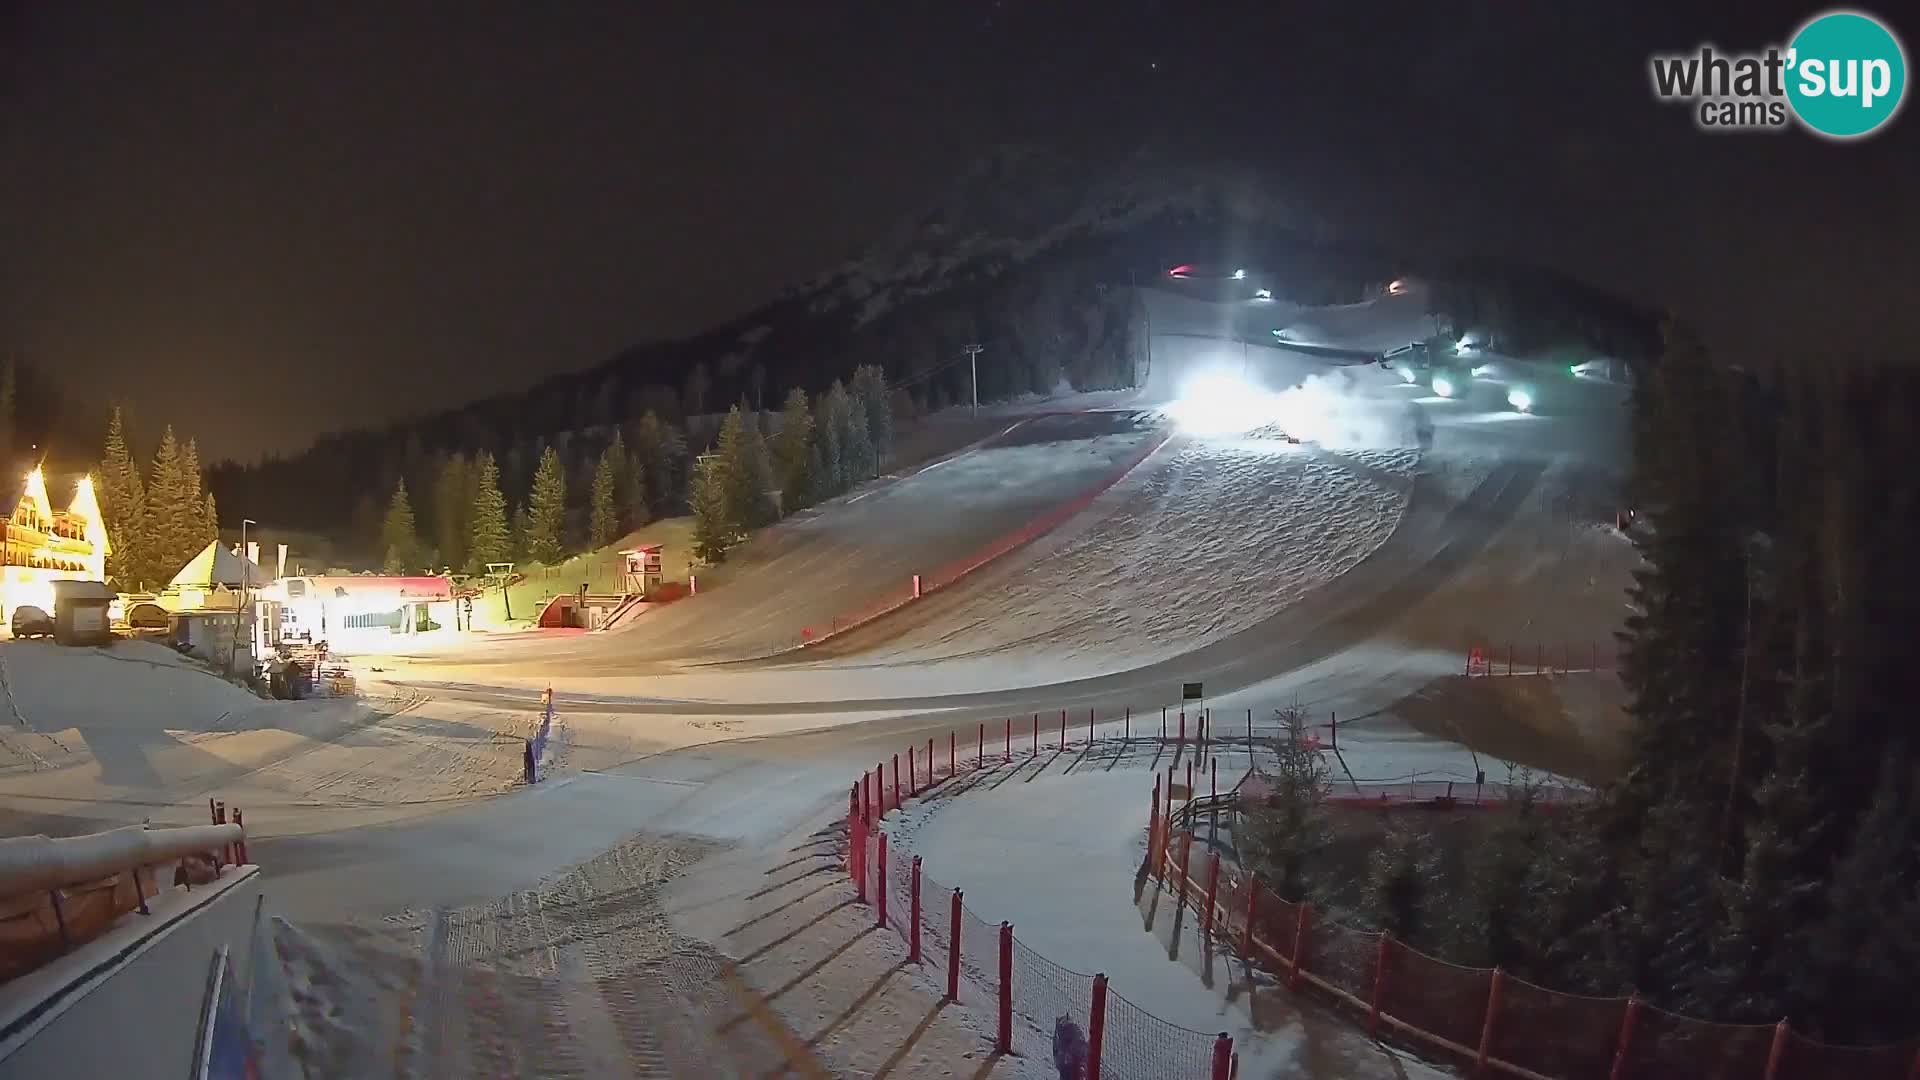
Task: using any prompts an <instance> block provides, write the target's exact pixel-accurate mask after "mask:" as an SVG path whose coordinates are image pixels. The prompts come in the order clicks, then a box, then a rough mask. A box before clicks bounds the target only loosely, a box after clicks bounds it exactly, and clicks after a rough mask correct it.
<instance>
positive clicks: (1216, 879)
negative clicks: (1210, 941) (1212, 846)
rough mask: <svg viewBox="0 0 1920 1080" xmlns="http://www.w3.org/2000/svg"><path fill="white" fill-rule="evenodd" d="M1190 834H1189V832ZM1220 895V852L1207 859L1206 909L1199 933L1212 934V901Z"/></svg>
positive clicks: (1201, 918)
mask: <svg viewBox="0 0 1920 1080" xmlns="http://www.w3.org/2000/svg"><path fill="white" fill-rule="evenodd" d="M1189 835H1191V834H1189ZM1219 896H1220V852H1218V851H1215V852H1213V857H1212V858H1210V859H1208V860H1207V910H1206V911H1205V912H1204V913H1202V914H1201V916H1200V933H1201V934H1202V935H1203V936H1206V937H1209V938H1210V937H1212V936H1213V903H1214V901H1215V900H1216V899H1218V898H1219Z"/></svg>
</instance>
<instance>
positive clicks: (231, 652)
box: [214, 518, 259, 675]
mask: <svg viewBox="0 0 1920 1080" xmlns="http://www.w3.org/2000/svg"><path fill="white" fill-rule="evenodd" d="M258 524H259V522H257V521H255V520H253V519H252V518H241V519H240V609H239V610H238V611H235V612H234V616H235V618H234V621H233V637H232V638H231V639H230V640H229V642H228V644H227V674H229V675H231V674H233V665H234V656H235V654H236V653H238V652H239V651H240V627H241V626H242V625H244V626H246V627H247V630H248V635H247V636H248V642H249V643H248V645H247V655H248V656H253V645H252V643H251V642H252V636H253V635H252V630H253V606H252V601H253V570H252V566H253V562H252V560H250V559H248V558H247V526H249V525H258ZM214 554H215V556H216V557H215V558H214V565H215V566H218V565H219V564H220V560H219V558H218V555H219V548H218V547H216V548H215V549H214ZM253 659H255V660H258V659H259V657H257V656H254V657H253Z"/></svg>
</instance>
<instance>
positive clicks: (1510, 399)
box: [1507, 386, 1533, 412]
mask: <svg viewBox="0 0 1920 1080" xmlns="http://www.w3.org/2000/svg"><path fill="white" fill-rule="evenodd" d="M1507 404H1509V405H1511V406H1513V407H1514V408H1516V409H1519V410H1520V411H1521V412H1532V411H1533V395H1532V394H1529V393H1527V392H1526V391H1525V390H1524V389H1522V388H1520V387H1518V386H1516V387H1514V388H1513V389H1511V390H1509V391H1507Z"/></svg>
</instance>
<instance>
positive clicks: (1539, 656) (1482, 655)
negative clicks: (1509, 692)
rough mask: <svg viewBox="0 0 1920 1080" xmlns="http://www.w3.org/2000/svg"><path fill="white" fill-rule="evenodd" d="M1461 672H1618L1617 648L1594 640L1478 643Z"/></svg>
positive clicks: (1469, 648)
mask: <svg viewBox="0 0 1920 1080" xmlns="http://www.w3.org/2000/svg"><path fill="white" fill-rule="evenodd" d="M1461 667H1462V671H1463V672H1464V673H1465V674H1466V675H1467V676H1469V677H1475V678H1477V677H1482V676H1489V675H1570V674H1573V673H1576V672H1583V671H1618V670H1619V669H1620V646H1619V643H1617V642H1614V641H1602V640H1599V639H1597V638H1595V639H1592V640H1588V641H1526V640H1521V641H1500V642H1485V641H1482V642H1478V643H1475V644H1473V645H1470V646H1468V647H1467V655H1466V660H1465V663H1463V664H1462V665H1461Z"/></svg>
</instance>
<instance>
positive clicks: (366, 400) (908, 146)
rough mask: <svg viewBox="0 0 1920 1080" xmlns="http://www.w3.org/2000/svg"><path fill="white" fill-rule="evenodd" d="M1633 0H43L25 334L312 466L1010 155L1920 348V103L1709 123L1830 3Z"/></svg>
mask: <svg viewBox="0 0 1920 1080" xmlns="http://www.w3.org/2000/svg"><path fill="white" fill-rule="evenodd" d="M1625 6H1627V5H1618V4H1579V5H1574V4H1560V3H1538V4H1514V3H1508V2H1484V3H1472V4H1455V3H1422V4H1419V5H1413V6H1410V7H1408V8H1407V9H1406V10H1404V11H1402V10H1400V9H1399V6H1397V5H1388V6H1380V5H1371V4H1354V3H1346V4H1330V5H1325V8H1326V10H1325V12H1323V13H1309V11H1310V9H1313V8H1315V7H1317V5H1305V4H1271V3H1270V4H1261V5H1251V4H1249V5H1203V4H1193V3H1164V4H1163V3H1146V2H1140V0H1110V2H1107V3H1102V4H1098V5H1092V4H1087V5H1081V4H1072V5H1062V4H1044V3H1031V4H1023V3H998V4H989V3H973V2H967V3H943V4H933V3H927V4H919V3H911V4H880V3H875V4H870V5H866V4H862V5H843V4H836V3H827V2H815V0H804V2H800V3H790V4H779V3H765V2H756V3H723V2H711V0H709V2H703V3H700V4H676V5H669V4H639V3H634V4H618V5H615V4H608V5H595V4H588V3H569V4H553V5H531V4H527V5H506V4H500V5H495V4H481V3H459V4H434V5H427V4H413V3H393V4H375V3H357V2H355V3H340V4H297V3H295V4H270V5H256V4H231V5H222V4H200V3H165V4H161V3H148V4H113V3H96V2H89V3H83V4H72V3H30V4H19V5H14V6H11V7H8V8H5V9H4V10H5V11H6V14H5V16H4V23H3V24H0V44H3V46H4V54H3V55H0V65H3V66H0V253H3V254H0V259H3V260H4V263H3V265H4V269H3V270H0V350H4V351H5V353H6V354H7V355H11V356H16V357H19V358H22V359H24V360H26V361H27V362H29V363H31V364H32V365H34V366H35V367H36V368H38V369H40V370H41V371H43V372H46V373H47V374H49V375H51V376H53V377H54V378H55V379H56V381H57V382H59V383H60V384H61V385H62V386H63V387H64V388H66V389H68V391H69V392H70V393H72V394H75V395H82V396H84V395H92V394H96V393H100V394H104V395H106V396H111V397H118V398H122V399H125V400H126V401H128V402H129V403H130V404H132V405H133V407H134V408H135V410H136V411H137V414H138V416H139V417H140V418H141V419H142V420H143V421H145V422H146V423H148V424H157V423H159V422H160V421H162V420H172V421H173V422H174V423H175V424H176V425H179V426H181V427H183V428H186V429H189V430H191V431H193V432H194V433H195V434H197V435H198V436H199V438H200V441H201V445H202V447H203V451H204V452H205V453H206V454H208V455H209V456H221V455H235V456H239V457H243V458H248V457H252V456H255V455H257V454H259V453H261V452H263V451H267V450H286V449H294V448H297V447H299V446H300V445H303V444H304V443H305V442H306V441H308V440H310V439H311V438H312V436H313V435H315V434H316V433H318V432H320V431H321V430H324V429H327V428H333V427H341V426H347V425H353V424H361V423H370V422H376V421H385V420H390V419H395V418H398V417H401V416H405V415H408V414H412V413H419V412H424V411H428V410H431V409H433V408H435V407H437V406H439V405H443V404H454V403H458V402H460V401H463V400H467V399H471V398H474V397H478V396H482V395H485V394H489V393H493V392H497V391H502V390H510V389H513V388H515V387H518V386H523V385H525V384H527V383H530V382H532V381H533V380H534V379H536V378H537V377H539V376H540V375H543V374H546V373H549V372H554V371H561V370H568V369H573V368H580V367H585V366H589V365H592V364H595V363H597V362H600V361H602V360H605V359H606V358H608V357H609V356H611V355H612V354H613V353H615V352H617V351H618V350H619V349H621V348H622V347H624V346H627V345H631V344H634V343H637V342H641V341H646V340H652V339H659V338H669V337H674V336H678V335H682V334H686V333H689V332H692V331H696V330H699V329H702V328H704V327H706V326H708V325H710V324H712V323H714V322H716V321H718V320H721V319H723V318H726V317H728V316H731V315H734V314H738V313H740V312H742V311H744V310H746V309H749V308H751V307H753V306H754V305H756V304H758V303H761V302H764V301H765V300H768V299H770V298H772V296H773V295H774V294H775V293H776V292H777V291H778V290H780V289H781V288H782V287H784V286H786V285H789V284H793V283H795V282H796V281H799V280H802V279H806V278H810V277H812V276H814V275H816V274H818V273H820V272H822V271H824V270H827V269H829V268H831V267H832V266H833V265H835V264H837V263H839V262H841V261H843V260H844V259H846V258H848V257H849V256H851V255H853V254H854V253H856V252H857V251H858V250H859V249H860V248H861V247H862V246H863V245H864V244H865V243H867V242H869V241H871V240H873V239H874V238H875V237H876V236H878V235H879V234H881V233H883V232H885V231H886V230H887V229H888V228H889V227H890V226H892V225H893V224H894V223H895V222H896V221H897V220H899V219H900V218H901V216H902V215H903V214H907V213H910V212H913V211H915V210H917V209H919V208H921V207H923V206H925V205H926V204H927V203H928V202H929V201H931V200H933V199H934V198H936V197H937V196H938V193H939V191H940V189H941V184H942V181H943V178H945V177H947V176H949V175H951V174H953V173H955V172H957V171H960V170H962V169H964V168H965V167H966V166H967V165H968V164H969V163H970V162H972V161H974V160H976V159H977V158H978V157H979V156H980V155H981V154H982V153H983V152H984V151H985V150H987V149H989V148H991V147H993V146H994V145H996V144H999V143H1004V142H1014V143H1039V144H1043V145H1047V146H1051V147H1054V148H1056V149H1059V150H1062V151H1065V152H1067V153H1071V154H1075V155H1091V156H1093V158H1094V159H1095V160H1102V159H1104V158H1105V156H1107V155H1111V154H1117V153H1120V152H1124V151H1127V150H1130V149H1133V148H1135V147H1138V146H1142V145H1149V146H1153V147H1156V148H1158V149H1159V150H1161V151H1162V152H1163V153H1175V154H1182V153H1190V154H1192V155H1193V156H1194V158H1195V160H1201V159H1203V158H1204V159H1207V160H1213V159H1223V158H1224V159H1230V160H1233V161H1236V162H1240V163H1251V164H1254V165H1257V166H1259V167H1260V168H1261V169H1262V170H1263V173H1264V175H1265V176H1266V177H1268V182H1269V183H1270V184H1271V185H1272V187H1273V189H1274V190H1276V191H1279V192H1284V193H1288V194H1290V195H1292V196H1293V197H1295V198H1296V199H1298V200H1299V201H1300V202H1301V204H1302V205H1304V206H1306V207H1309V208H1311V210H1312V211H1313V213H1314V214H1315V215H1316V216H1318V217H1321V218H1325V219H1327V220H1329V221H1331V222H1333V223H1334V224H1336V225H1338V226H1341V227H1342V228H1344V229H1345V230H1347V231H1348V233H1349V234H1351V235H1353V236H1355V237H1357V238H1360V239H1365V240H1370V241H1379V242H1386V243H1389V244H1391V245H1394V246H1395V247H1397V248H1400V249H1404V250H1407V251H1409V252H1412V253H1416V254H1422V253H1442V252H1445V253H1460V254H1464V253H1488V254H1500V255H1507V256H1513V257H1517V258H1522V259H1526V260H1529V261H1532V262H1537V263H1541V264H1544V265H1548V266H1552V267H1554V268H1557V269H1562V270H1566V271H1569V272H1572V273H1575V274H1577V275H1579V276H1581V277H1584V278H1586V279H1588V280H1590V281H1592V282H1594V283H1596V284H1599V285H1602V286H1605V287H1608V288H1612V289H1616V290H1619V291H1621V292H1623V293H1626V294H1627V295H1629V296H1632V297H1634V298H1636V299H1641V300H1644V301H1648V302H1652V303H1658V304H1662V305H1665V306H1669V307H1672V308H1674V309H1675V310H1677V311H1678V312H1679V313H1681V314H1682V315H1683V316H1684V317H1686V318H1688V319H1689V320H1690V321H1692V322H1694V323H1695V324H1696V325H1697V326H1699V327H1700V329H1701V330H1702V331H1703V332H1704V333H1705V335H1706V337H1707V339H1708V341H1709V343H1710V344H1711V345H1713V346H1714V347H1715V348H1716V349H1717V350H1718V351H1720V352H1721V353H1723V354H1726V355H1729V356H1733V355H1741V356H1751V357H1753V358H1754V359H1755V360H1756V361H1759V360H1762V359H1765V360H1774V361H1781V360H1784V361H1786V362H1796V361H1799V360H1801V359H1802V358H1804V359H1807V360H1813V359H1817V358H1819V357H1821V356H1824V355H1826V354H1828V353H1830V352H1833V351H1843V352H1853V351H1879V350H1885V349H1889V348H1897V349H1898V351H1900V352H1903V353H1905V354H1906V355H1907V356H1909V357H1911V356H1912V355H1914V354H1915V352H1916V350H1915V348H1914V344H1913V343H1914V342H1915V341H1920V315H1916V312H1920V269H1917V266H1920V257H1916V252H1915V248H1916V245H1917V243H1920V211H1917V210H1916V208H1915V201H1916V197H1915V191H1916V189H1917V188H1920V115H1916V114H1915V113H1914V112H1913V109H1912V107H1911V105H1909V107H1908V109H1907V110H1906V111H1905V112H1904V113H1903V115H1902V116H1901V117H1899V118H1898V119H1896V120H1895V122H1894V124H1893V126H1892V128H1891V129H1890V130H1889V131H1886V132H1884V133H1883V134H1881V135H1879V136H1878V137H1876V138H1873V139H1871V140H1868V141H1866V142H1864V143H1858V144H1850V145H1836V144H1831V143H1826V142H1823V141H1820V140H1817V139H1815V138H1813V137H1811V136H1808V135H1805V134H1803V133H1800V132H1797V131H1790V132H1787V133H1783V134H1770V135H1738V136H1735V135H1722V136H1710V135H1706V134H1702V133H1700V132H1697V131H1696V130H1695V129H1694V128H1693V126H1692V124H1691V123H1690V121H1689V120H1688V117H1687V115H1686V113H1685V112H1684V111H1683V110H1681V109H1679V108H1675V107H1662V106H1660V105H1658V104H1656V103H1655V102H1654V101H1653V99H1652V96H1651V94H1650V92H1649V89H1648V85H1647V76H1646V57H1647V54H1648V53H1649V52H1651V51H1656V50H1658V51H1681V50H1686V49H1690V48H1692V47H1694V46H1697V45H1698V44H1700V43H1701V42H1702V41H1703V40H1711V41H1713V42H1715V43H1716V44H1718V45H1721V46H1724V47H1727V48H1730V49H1731V48H1746V47H1756V46H1759V45H1762V44H1765V43H1767V42H1770V41H1780V40H1783V39H1784V38H1785V37H1786V36H1787V35H1788V34H1789V33H1790V32H1791V30H1792V29H1793V28H1794V27H1795V26H1797V25H1798V23H1799V22H1800V21H1802V20H1803V19H1804V18H1805V17H1806V16H1807V15H1810V14H1812V13H1813V12H1815V11H1818V10H1821V6H1820V5H1783V6H1777V7H1776V6H1771V5H1760V4H1750V5H1707V6H1704V7H1703V8H1702V9H1701V10H1700V11H1699V12H1697V13H1686V12H1675V11H1673V10H1672V9H1671V7H1670V6H1668V5H1661V6H1660V7H1661V10H1658V11H1655V10H1646V11H1638V12H1627V13H1622V12H1618V11H1615V10H1613V9H1615V8H1618V7H1625ZM1633 6H1636V7H1648V8H1651V7H1653V5H1633ZM1734 7H1739V10H1738V11H1732V10H1725V11H1721V10H1715V9H1716V8H1729V9H1730V8H1734ZM1202 9H1204V10H1202ZM1763 9H1764V10H1763ZM1870 10H1873V9H1870ZM1876 13H1877V14H1879V15H1881V16H1883V17H1892V18H1893V19H1894V20H1895V22H1896V25H1897V26H1898V29H1899V31H1900V32H1901V34H1902V36H1903V37H1904V38H1905V40H1906V41H1907V44H1908V51H1909V58H1910V60H1911V58H1912V57H1913V55H1914V50H1915V47H1916V44H1920V25H1917V23H1920V20H1915V19H1914V18H1912V17H1911V16H1907V15H1905V14H1904V10H1903V9H1898V8H1895V7H1891V6H1887V5H1881V6H1879V7H1878V8H1877V10H1876ZM1914 93H1915V91H1911V90H1910V91H1909V96H1910V97H1911V96H1912V95H1913V94H1914ZM1177 255H1178V253H1169V257H1177ZM233 404H238V405H239V406H240V407H239V408H231V407H230V405H233Z"/></svg>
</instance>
